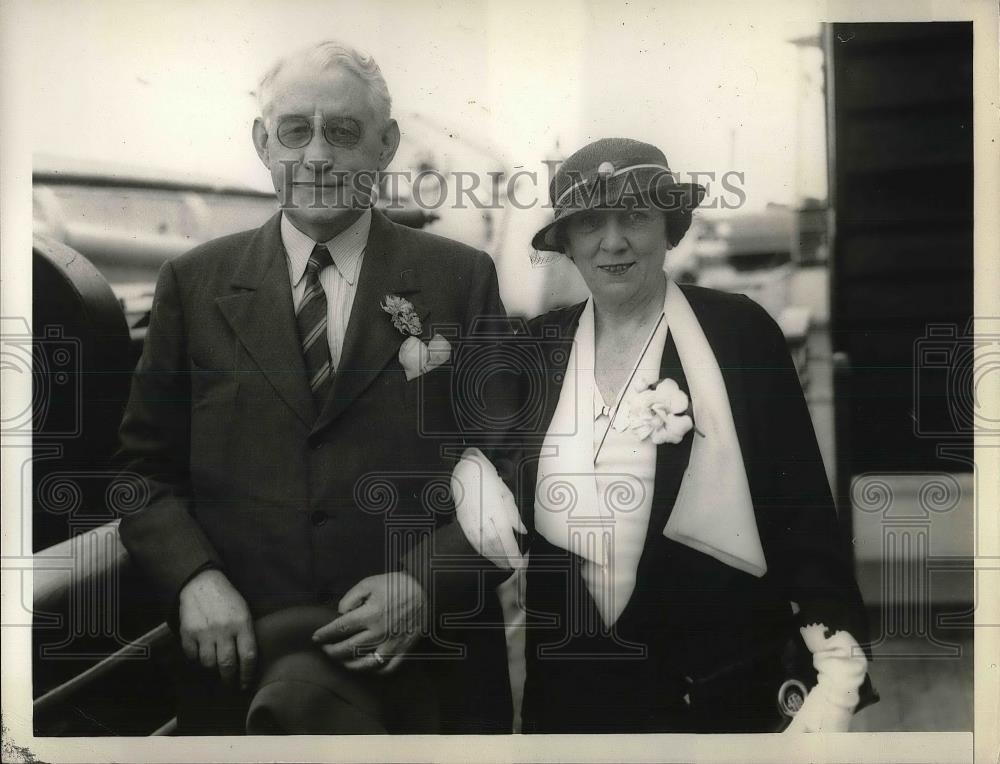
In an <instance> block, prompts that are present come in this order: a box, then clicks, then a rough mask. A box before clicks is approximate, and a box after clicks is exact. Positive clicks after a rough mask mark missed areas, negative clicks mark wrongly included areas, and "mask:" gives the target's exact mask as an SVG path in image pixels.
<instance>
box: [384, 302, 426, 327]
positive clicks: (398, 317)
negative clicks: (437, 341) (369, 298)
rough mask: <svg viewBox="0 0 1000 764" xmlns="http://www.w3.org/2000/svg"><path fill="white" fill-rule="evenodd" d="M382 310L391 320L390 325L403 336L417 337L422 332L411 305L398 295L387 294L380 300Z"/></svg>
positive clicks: (415, 312)
mask: <svg viewBox="0 0 1000 764" xmlns="http://www.w3.org/2000/svg"><path fill="white" fill-rule="evenodd" d="M382 310H384V311H385V312H386V313H388V314H389V316H390V317H391V318H392V325H393V326H395V327H396V328H397V329H398V330H399V331H400V332H402V333H403V334H406V335H409V336H410V337H418V336H420V333H421V332H422V331H423V330H424V327H423V326H422V325H421V323H420V316H418V315H417V310H416V308H414V307H413V303H412V302H410V301H409V300H407V299H406V298H405V297H400V296H399V295H398V294H387V295H386V296H385V298H384V299H383V300H382Z"/></svg>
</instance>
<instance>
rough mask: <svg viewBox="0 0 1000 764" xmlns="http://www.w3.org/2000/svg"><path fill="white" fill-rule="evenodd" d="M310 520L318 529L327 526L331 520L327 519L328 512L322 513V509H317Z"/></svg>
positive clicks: (310, 516)
mask: <svg viewBox="0 0 1000 764" xmlns="http://www.w3.org/2000/svg"><path fill="white" fill-rule="evenodd" d="M309 519H310V520H311V521H312V524H313V525H315V526H316V527H317V528H318V527H319V526H321V525H326V521H327V520H328V519H329V518H328V517H327V514H326V512H324V511H322V510H320V509H317V510H316V511H315V512H313V513H312V514H311V515H309Z"/></svg>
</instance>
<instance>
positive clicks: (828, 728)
mask: <svg viewBox="0 0 1000 764" xmlns="http://www.w3.org/2000/svg"><path fill="white" fill-rule="evenodd" d="M799 631H800V632H801V634H802V639H803V640H805V643H806V647H808V648H809V651H810V652H811V653H812V655H813V666H815V667H816V672H817V675H818V676H817V683H816V686H815V687H814V688H813V689H812V691H811V692H810V693H809V694H808V695H806V699H805V700H804V701H803V703H802V707H801V708H800V709H799V710H798V712H797V713H796V714H795V716H794V717H793V718H792V723H791V724H790V725H789V726H788V728H787V729H786V730H785V732H790V733H792V734H795V733H801V732H847V730H848V727H849V726H850V722H851V715H852V714H853V713H854V709H855V708H856V707H857V705H858V700H859V696H858V690H859V689H860V687H861V684H862V682H864V681H865V674H866V673H867V672H868V660H867V659H866V658H865V654H864V652H863V651H862V650H861V647H860V646H859V645H858V643H857V641H856V640H855V639H854V637H852V636H851V635H850V634H849V633H848V632H846V631H838V632H837V633H836V634H834V635H832V636H831V637H829V638H827V637H824V636H823V635H824V633H825V632H826V626H824V625H823V624H821V623H819V624H816V623H814V624H810V625H809V626H805V627H803V628H801V629H799Z"/></svg>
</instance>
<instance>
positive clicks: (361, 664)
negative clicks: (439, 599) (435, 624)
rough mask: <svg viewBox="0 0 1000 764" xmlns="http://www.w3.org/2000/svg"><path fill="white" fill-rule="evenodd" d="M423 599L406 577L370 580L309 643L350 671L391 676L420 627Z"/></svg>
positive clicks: (390, 575)
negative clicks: (376, 671)
mask: <svg viewBox="0 0 1000 764" xmlns="http://www.w3.org/2000/svg"><path fill="white" fill-rule="evenodd" d="M426 602H427V596H426V594H425V593H424V590H423V588H422V587H421V586H420V583H419V582H418V581H417V580H416V579H415V578H413V576H411V575H409V574H408V573H384V574H382V575H379V576H369V577H368V578H365V579H363V580H361V581H360V582H358V583H357V584H355V585H354V586H353V587H352V588H351V590H350V591H349V592H347V594H345V595H344V597H343V599H341V600H340V602H339V603H338V604H337V610H338V612H340V616H339V617H337V618H335V619H333V620H332V621H330V623H328V624H327V625H326V626H323V627H322V628H320V629H317V630H316V632H315V633H314V634H313V637H312V638H313V641H314V642H316V643H318V644H320V645H321V646H322V650H323V652H325V653H326V654H327V655H329V656H330V657H331V658H333V659H334V660H337V661H340V662H341V663H343V665H344V667H345V668H349V669H352V670H355V671H357V670H373V669H379V670H380V672H384V673H388V672H391V671H395V670H396V668H398V667H399V664H400V663H401V662H402V661H403V657H404V655H405V653H406V651H407V650H409V649H410V648H411V647H412V646H413V644H414V643H415V642H416V641H417V640H418V639H419V638H420V635H421V633H422V632H423V630H424V628H425V617H426V616H425V611H426Z"/></svg>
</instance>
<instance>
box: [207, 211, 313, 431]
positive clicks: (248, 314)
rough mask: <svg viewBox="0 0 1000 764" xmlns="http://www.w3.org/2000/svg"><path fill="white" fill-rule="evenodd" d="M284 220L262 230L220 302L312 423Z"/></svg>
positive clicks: (279, 387)
mask: <svg viewBox="0 0 1000 764" xmlns="http://www.w3.org/2000/svg"><path fill="white" fill-rule="evenodd" d="M280 222H281V213H280V212H279V213H277V214H276V215H275V216H274V217H272V218H271V219H270V220H269V221H268V222H267V223H265V224H264V225H263V226H262V227H261V228H260V230H258V231H257V233H256V235H254V237H253V239H251V241H250V244H249V245H248V247H247V249H246V251H245V252H244V255H243V259H242V261H241V262H240V264H239V265H238V266H237V268H236V271H235V272H234V274H233V278H232V282H231V283H232V286H233V287H234V289H235V290H236V291H235V292H234V293H233V294H231V295H227V296H224V297H219V298H217V299H216V304H217V305H218V306H219V310H220V311H222V314H223V315H224V316H225V318H226V320H227V321H228V322H229V325H230V326H231V327H232V329H233V331H234V332H235V333H236V336H237V337H239V339H240V342H242V343H243V345H244V347H245V348H246V350H247V352H248V353H249V354H250V356H251V358H253V360H254V362H255V363H256V364H257V366H258V367H259V368H260V370H261V372H262V373H263V374H264V376H266V377H267V379H268V381H269V382H270V383H271V385H272V386H273V387H274V389H275V390H276V391H277V393H278V395H279V396H281V398H282V400H284V401H285V403H286V404H287V405H288V406H290V407H291V408H292V410H293V411H295V413H296V414H297V415H298V417H299V418H300V419H301V420H302V421H303V422H304V423H305V424H306V425H312V423H313V421H314V420H315V417H316V404H315V402H314V401H313V397H312V393H311V392H310V390H309V385H308V383H307V382H306V371H305V363H304V361H303V360H302V351H301V350H300V348H299V339H298V330H297V329H296V325H295V308H294V306H293V304H292V287H291V283H290V282H289V279H288V264H287V259H286V255H285V247H284V245H283V244H282V243H281V229H280Z"/></svg>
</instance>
